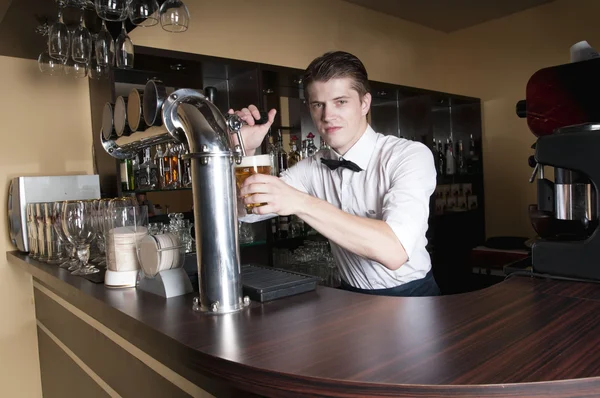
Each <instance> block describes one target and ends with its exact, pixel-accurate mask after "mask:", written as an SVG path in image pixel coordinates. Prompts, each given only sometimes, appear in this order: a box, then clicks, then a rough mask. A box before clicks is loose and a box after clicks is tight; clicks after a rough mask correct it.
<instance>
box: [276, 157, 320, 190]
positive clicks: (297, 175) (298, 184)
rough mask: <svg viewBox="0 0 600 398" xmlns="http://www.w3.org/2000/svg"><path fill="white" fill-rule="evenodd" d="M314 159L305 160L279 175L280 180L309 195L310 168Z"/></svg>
mask: <svg viewBox="0 0 600 398" xmlns="http://www.w3.org/2000/svg"><path fill="white" fill-rule="evenodd" d="M313 161H314V159H312V158H307V159H303V160H301V161H300V162H298V163H296V164H295V165H294V166H292V167H290V168H289V169H287V170H285V171H284V172H283V173H281V176H280V179H281V180H283V181H284V182H285V183H286V184H288V185H290V186H292V187H294V188H296V189H297V190H298V191H301V192H304V193H310V192H309V191H310V189H309V188H310V186H311V181H310V177H309V173H310V168H311V165H312V162H313Z"/></svg>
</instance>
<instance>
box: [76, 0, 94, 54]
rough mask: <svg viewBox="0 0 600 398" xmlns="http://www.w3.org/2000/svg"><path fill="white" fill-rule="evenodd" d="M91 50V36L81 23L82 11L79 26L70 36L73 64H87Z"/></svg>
mask: <svg viewBox="0 0 600 398" xmlns="http://www.w3.org/2000/svg"><path fill="white" fill-rule="evenodd" d="M91 49H92V35H91V34H90V31H89V30H88V29H87V28H86V27H85V23H84V22H83V10H81V17H80V19H79V26H77V28H75V30H74V31H73V34H72V36H71V56H72V57H73V60H74V61H75V62H79V63H84V64H86V63H88V62H89V61H90V53H91Z"/></svg>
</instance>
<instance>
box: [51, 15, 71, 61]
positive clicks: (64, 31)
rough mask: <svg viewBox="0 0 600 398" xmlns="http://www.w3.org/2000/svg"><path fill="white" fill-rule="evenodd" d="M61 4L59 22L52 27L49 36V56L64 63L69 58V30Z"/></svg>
mask: <svg viewBox="0 0 600 398" xmlns="http://www.w3.org/2000/svg"><path fill="white" fill-rule="evenodd" d="M60 7H61V5H60V4H59V9H58V20H57V21H56V22H55V23H54V24H53V25H52V26H51V27H50V30H49V32H48V33H49V34H48V54H50V56H51V57H52V58H54V59H58V60H60V61H63V62H64V60H65V59H67V58H68V57H69V29H68V28H67V25H65V24H64V22H63V19H62V8H60Z"/></svg>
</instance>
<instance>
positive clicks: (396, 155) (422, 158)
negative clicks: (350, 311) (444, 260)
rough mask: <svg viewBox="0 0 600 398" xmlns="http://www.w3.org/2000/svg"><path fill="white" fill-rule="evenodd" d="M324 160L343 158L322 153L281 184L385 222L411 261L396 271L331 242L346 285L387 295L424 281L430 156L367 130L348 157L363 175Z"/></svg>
mask: <svg viewBox="0 0 600 398" xmlns="http://www.w3.org/2000/svg"><path fill="white" fill-rule="evenodd" d="M321 158H326V159H340V158H341V156H340V155H339V154H338V153H337V152H335V151H334V150H321V151H319V152H318V153H317V154H315V155H314V156H312V157H310V158H306V159H303V160H302V161H301V162H299V163H297V164H296V165H295V166H294V167H291V168H290V169H288V170H287V171H285V172H284V173H283V174H282V176H281V178H282V179H283V180H284V181H285V182H286V183H288V184H289V185H291V186H293V187H294V188H296V189H298V190H300V191H302V192H305V193H308V194H310V195H312V196H315V197H317V198H319V199H322V200H325V201H327V202H329V203H331V204H333V205H334V206H336V207H337V208H339V209H341V210H343V211H345V212H347V213H350V214H353V215H356V216H359V217H368V218H372V219H376V220H383V221H385V222H386V223H387V224H388V225H389V226H390V227H391V229H392V231H394V233H395V234H396V236H397V237H398V240H399V241H400V243H402V246H403V247H404V250H405V251H406V253H407V255H408V261H407V262H406V263H405V264H404V265H402V266H401V267H400V268H398V269H397V270H395V271H392V270H390V269H388V268H386V267H385V266H383V265H382V264H380V263H378V262H376V261H373V260H369V259H367V258H364V257H361V256H359V255H356V254H354V253H352V252H350V251H348V250H345V249H343V248H342V247H340V246H338V245H336V244H335V243H333V242H330V243H331V250H332V254H333V256H334V258H335V261H336V264H337V266H338V268H339V270H340V274H341V276H342V278H343V279H344V281H346V282H347V283H348V284H350V285H351V286H354V287H357V288H361V289H385V288H392V287H396V286H399V285H402V284H404V283H407V282H410V281H413V280H416V279H421V278H423V277H424V276H425V275H426V274H427V272H428V271H429V270H430V269H431V259H430V257H429V253H428V252H427V250H426V249H425V246H426V245H427V239H426V237H425V233H426V231H427V228H428V222H427V221H428V218H429V200H430V197H431V195H432V194H433V192H434V190H435V186H436V170H435V165H434V160H433V154H432V153H431V150H430V149H429V148H427V146H425V145H423V144H422V143H419V142H415V141H410V140H406V139H403V138H398V137H394V136H385V135H383V134H379V133H376V132H375V131H374V130H373V129H372V128H371V126H368V127H367V130H366V131H365V133H364V134H363V135H362V136H361V138H360V139H359V140H358V142H356V144H354V146H353V147H352V148H351V149H350V150H349V151H348V152H347V153H346V154H345V155H344V157H343V158H344V159H346V160H350V161H352V162H354V163H356V164H357V165H358V166H360V167H361V168H362V170H363V171H360V172H354V171H352V170H349V169H347V168H341V167H340V168H338V169H336V170H330V169H329V168H328V167H327V166H326V165H324V164H322V163H321ZM390 250H391V248H390ZM398 255H400V253H398Z"/></svg>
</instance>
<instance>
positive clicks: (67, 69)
mask: <svg viewBox="0 0 600 398" xmlns="http://www.w3.org/2000/svg"><path fill="white" fill-rule="evenodd" d="M63 72H64V73H65V75H67V76H73V77H76V78H83V77H86V76H87V64H84V63H81V62H75V61H74V60H73V58H71V57H68V58H67V59H65V61H64V63H63Z"/></svg>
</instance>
